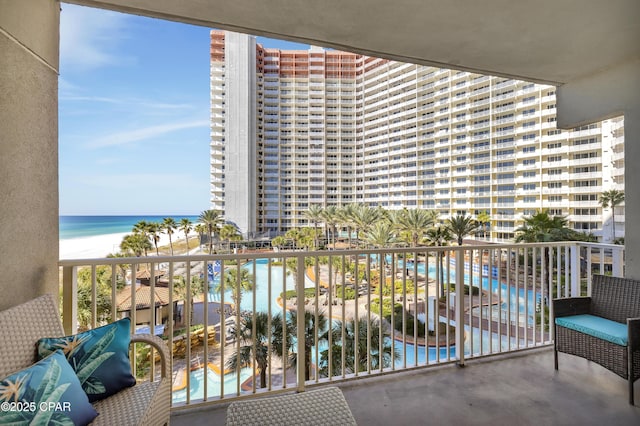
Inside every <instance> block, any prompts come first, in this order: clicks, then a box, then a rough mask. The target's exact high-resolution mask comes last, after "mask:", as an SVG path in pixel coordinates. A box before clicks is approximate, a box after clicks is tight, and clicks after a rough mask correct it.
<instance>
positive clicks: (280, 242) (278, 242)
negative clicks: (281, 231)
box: [271, 235, 287, 248]
mask: <svg viewBox="0 0 640 426" xmlns="http://www.w3.org/2000/svg"><path fill="white" fill-rule="evenodd" d="M286 243H287V240H286V238H284V237H283V236H282V235H278V236H277V237H275V238H274V239H272V240H271V245H272V246H273V247H276V248H282V247H284V245H285V244H286Z"/></svg>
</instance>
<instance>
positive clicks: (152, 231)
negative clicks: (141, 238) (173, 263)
mask: <svg viewBox="0 0 640 426" xmlns="http://www.w3.org/2000/svg"><path fill="white" fill-rule="evenodd" d="M147 232H148V233H149V236H150V237H151V241H153V245H154V246H156V256H160V252H159V251H158V242H159V241H160V224H159V223H156V222H149V223H148V224H147Z"/></svg>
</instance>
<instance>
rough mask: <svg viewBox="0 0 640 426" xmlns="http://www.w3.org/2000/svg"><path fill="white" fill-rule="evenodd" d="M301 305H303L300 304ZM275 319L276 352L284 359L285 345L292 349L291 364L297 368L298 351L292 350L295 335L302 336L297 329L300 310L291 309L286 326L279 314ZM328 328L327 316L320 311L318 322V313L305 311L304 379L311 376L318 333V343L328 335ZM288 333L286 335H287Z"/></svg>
mask: <svg viewBox="0 0 640 426" xmlns="http://www.w3.org/2000/svg"><path fill="white" fill-rule="evenodd" d="M298 306H300V307H301V305H298ZM273 321H274V323H275V326H274V349H275V351H276V354H277V355H278V356H279V357H280V358H282V359H284V357H285V356H286V355H285V353H284V352H283V346H285V349H286V350H287V351H290V352H291V354H290V355H289V366H290V367H292V368H296V367H297V364H298V354H297V353H296V352H292V350H293V349H295V347H294V343H293V339H292V337H293V336H297V337H298V338H299V337H300V336H299V334H297V333H296V331H297V324H298V311H289V313H288V315H287V320H286V323H287V324H286V326H285V325H283V324H282V317H281V316H280V315H279V314H278V315H276V316H274V317H273ZM326 328H327V317H326V316H325V315H324V314H323V313H321V312H319V313H317V322H316V314H315V313H313V312H310V311H305V312H304V330H303V333H302V335H303V336H302V337H303V338H304V355H305V357H304V366H305V369H304V379H305V380H309V378H310V377H311V351H312V350H313V347H314V346H315V344H316V333H317V334H318V344H321V343H323V342H324V341H325V336H326ZM285 334H286V336H285ZM285 340H286V343H285V344H284V345H283V344H282V342H283V341H285Z"/></svg>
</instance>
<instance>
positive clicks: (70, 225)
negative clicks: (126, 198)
mask: <svg viewBox="0 0 640 426" xmlns="http://www.w3.org/2000/svg"><path fill="white" fill-rule="evenodd" d="M165 217H172V218H173V219H174V220H175V221H176V222H178V223H179V222H180V220H181V219H182V218H187V219H189V220H191V222H193V223H194V224H195V223H196V222H197V221H198V216H187V215H166V216H60V239H61V240H66V239H70V238H78V237H94V236H96V235H105V234H119V233H123V232H131V229H132V228H133V225H135V224H136V223H138V222H140V221H141V220H145V221H147V222H162V221H163V219H164V218H165Z"/></svg>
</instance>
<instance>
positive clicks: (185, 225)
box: [180, 217, 193, 254]
mask: <svg viewBox="0 0 640 426" xmlns="http://www.w3.org/2000/svg"><path fill="white" fill-rule="evenodd" d="M191 225H193V224H192V223H191V221H190V220H189V219H187V218H186V217H183V218H182V219H180V230H181V231H182V232H184V240H185V242H186V243H187V254H189V232H191V231H192V229H193V228H192V227H191Z"/></svg>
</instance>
